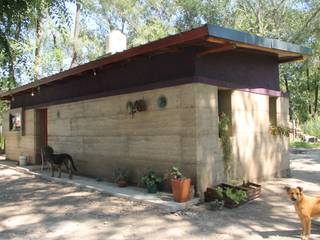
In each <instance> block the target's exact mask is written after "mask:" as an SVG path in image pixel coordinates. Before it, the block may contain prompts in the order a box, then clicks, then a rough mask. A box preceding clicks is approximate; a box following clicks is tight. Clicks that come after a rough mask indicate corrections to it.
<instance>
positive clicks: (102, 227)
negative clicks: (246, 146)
mask: <svg viewBox="0 0 320 240" xmlns="http://www.w3.org/2000/svg"><path fill="white" fill-rule="evenodd" d="M291 158H292V161H291V168H292V178H290V179H280V180H276V181H268V182H265V183H263V194H262V198H261V199H258V200H256V201H253V202H251V203H249V204H246V205H244V206H242V207H240V208H238V209H234V210H223V211H217V212H211V211H208V210H206V209H205V208H204V206H196V207H193V208H191V209H189V210H187V211H183V212H178V213H175V214H166V213H164V212H162V211H161V210H160V209H158V208H156V207H154V206H151V205H148V204H143V203H139V202H131V201H128V200H125V199H121V198H117V197H112V196H108V195H106V194H101V193H98V192H94V191H88V190H87V189H79V188H75V187H73V186H71V185H68V184H58V183H54V182H49V181H45V180H42V179H39V178H36V177H33V176H30V175H26V174H22V173H19V172H16V171H14V170H11V169H8V168H4V167H1V168H0V191H1V194H0V236H1V237H0V238H1V239H59V240H61V239H62V240H63V239H68V240H70V239H86V240H91V239H153V240H154V239H176V238H183V239H238V240H245V239H299V229H300V224H299V221H298V218H297V216H296V214H295V212H294V209H293V206H292V205H290V203H289V202H288V201H287V198H286V194H285V192H284V191H283V187H284V186H285V185H288V184H290V185H294V186H295V185H301V186H303V187H304V189H305V191H306V193H308V194H315V193H320V188H319V186H318V183H319V182H320V174H319V171H320V168H319V167H320V151H313V150H307V151H305V152H303V153H300V152H297V154H291ZM319 232H320V229H319V225H314V226H313V233H314V235H313V238H314V239H317V238H319V236H320V235H317V234H318V233H319Z"/></svg>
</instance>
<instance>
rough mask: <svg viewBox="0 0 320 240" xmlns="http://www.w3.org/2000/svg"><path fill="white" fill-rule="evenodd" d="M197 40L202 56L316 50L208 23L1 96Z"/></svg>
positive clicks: (287, 56) (290, 56)
mask: <svg viewBox="0 0 320 240" xmlns="http://www.w3.org/2000/svg"><path fill="white" fill-rule="evenodd" d="M193 44H196V45H197V46H199V45H200V46H203V47H204V48H205V49H204V50H203V51H202V52H200V53H199V54H198V55H197V56H200V57H201V56H203V55H206V54H213V53H217V52H222V51H229V50H233V49H236V48H237V49H244V50H249V51H256V52H260V53H265V54H272V55H275V56H277V57H278V62H279V63H283V62H290V61H296V60H302V59H304V57H306V56H308V55H311V54H312V50H311V49H309V48H306V47H302V46H299V45H295V44H291V43H286V42H283V41H280V40H276V39H268V38H263V37H259V36H256V35H252V34H249V33H245V32H240V31H237V30H232V29H228V28H223V27H220V26H217V25H210V24H207V25H204V26H202V27H199V28H195V29H192V30H190V31H186V32H182V33H178V34H175V35H171V36H168V37H166V38H163V39H160V40H157V41H154V42H150V43H147V44H144V45H141V46H137V47H134V48H130V49H128V50H125V51H123V52H119V53H116V54H113V55H108V56H105V57H101V58H98V59H97V60H94V61H91V62H88V63H86V64H83V65H79V66H77V67H74V68H71V69H69V70H66V71H63V72H60V73H57V74H54V75H51V76H48V77H45V78H43V79H41V80H38V81H35V82H31V83H29V84H26V85H23V86H20V87H17V88H15V89H13V90H10V91H7V92H1V93H0V99H2V100H10V99H12V96H15V95H20V94H24V93H27V92H32V91H36V89H37V88H38V87H39V86H42V85H48V84H54V83H55V82H57V81H60V80H66V79H67V78H69V77H72V76H79V75H81V74H83V73H85V72H89V71H92V72H95V71H96V70H98V69H100V68H102V67H104V66H106V65H110V64H114V63H118V62H122V61H125V60H128V59H131V58H133V57H136V56H141V55H150V54H154V53H157V52H167V51H172V50H174V48H175V47H179V46H189V45H190V46H192V45H193ZM210 44H212V45H210Z"/></svg>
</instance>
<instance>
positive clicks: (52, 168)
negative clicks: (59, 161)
mask: <svg viewBox="0 0 320 240" xmlns="http://www.w3.org/2000/svg"><path fill="white" fill-rule="evenodd" d="M50 165H51V177H54V166H53V164H50Z"/></svg>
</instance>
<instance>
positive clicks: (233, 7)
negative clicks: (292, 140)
mask: <svg viewBox="0 0 320 240" xmlns="http://www.w3.org/2000/svg"><path fill="white" fill-rule="evenodd" d="M76 3H78V4H80V5H81V15H80V16H81V17H80V34H79V37H78V39H77V40H75V39H73V29H72V28H73V16H72V15H73V14H74V13H75V12H74V11H73V9H74V7H75V5H76ZM0 5H1V6H0V19H1V21H0V87H1V90H8V89H12V88H14V87H16V86H17V85H19V84H21V83H27V82H30V81H33V74H34V73H33V68H34V58H35V56H34V52H35V47H36V44H35V42H37V41H35V35H36V34H35V33H36V22H37V20H38V19H39V17H40V18H43V36H44V42H43V44H42V46H40V47H41V49H40V50H41V53H42V54H41V56H42V59H41V61H40V62H41V67H40V75H41V76H47V75H51V74H54V73H57V72H60V71H62V70H66V69H68V68H69V66H70V61H71V57H72V48H73V46H76V49H77V63H78V64H82V63H85V62H88V61H92V60H95V59H97V58H99V57H100V56H102V55H103V54H104V53H105V38H106V36H107V35H108V33H109V32H110V30H112V29H120V30H121V31H123V32H124V33H125V34H126V35H127V36H128V46H129V47H132V46H136V45H140V44H142V43H146V42H149V41H153V40H156V39H158V38H161V37H164V36H167V35H169V34H174V33H177V32H179V31H184V30H189V29H191V28H193V27H196V26H199V25H202V24H204V23H211V24H219V25H222V26H226V27H231V28H235V29H239V30H243V31H247V32H252V33H255V34H258V35H261V36H264V37H272V38H279V39H282V40H285V41H289V42H294V43H297V44H302V45H306V46H308V47H311V48H312V49H313V51H314V54H313V56H312V57H309V58H308V61H301V62H295V63H292V64H281V66H280V81H281V89H282V90H283V91H285V92H288V93H290V115H291V117H292V118H293V119H296V120H298V121H299V123H303V122H305V121H307V120H309V119H310V118H313V117H316V116H317V114H318V106H319V104H320V103H319V98H318V95H319V93H318V91H319V88H320V86H319V83H320V68H319V63H320V60H319V55H320V27H319V26H320V2H319V1H315V0H313V1H309V0H294V1H293V0H274V1H267V0H262V1H260V0H259V1H258V0H238V1H232V0H215V1H208V0H142V1H137V0H117V1H114V0H96V1H93V0H68V1H58V0H10V1H9V0H3V1H2V2H1V4H0Z"/></svg>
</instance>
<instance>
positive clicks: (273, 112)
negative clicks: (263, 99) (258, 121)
mask: <svg viewBox="0 0 320 240" xmlns="http://www.w3.org/2000/svg"><path fill="white" fill-rule="evenodd" d="M269 121H270V125H272V126H277V98H276V97H269Z"/></svg>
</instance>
